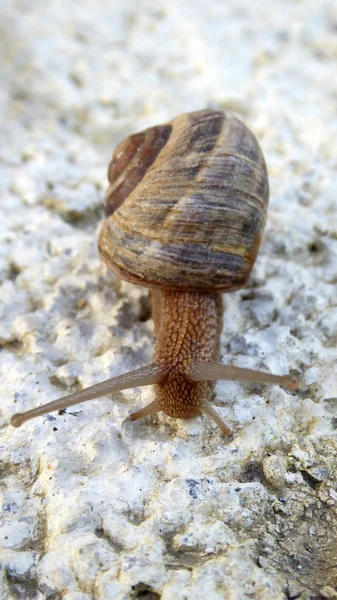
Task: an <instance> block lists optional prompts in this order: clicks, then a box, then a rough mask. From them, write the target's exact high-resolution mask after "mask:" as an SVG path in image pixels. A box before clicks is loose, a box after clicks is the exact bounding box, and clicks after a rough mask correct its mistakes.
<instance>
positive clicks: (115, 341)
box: [0, 0, 337, 600]
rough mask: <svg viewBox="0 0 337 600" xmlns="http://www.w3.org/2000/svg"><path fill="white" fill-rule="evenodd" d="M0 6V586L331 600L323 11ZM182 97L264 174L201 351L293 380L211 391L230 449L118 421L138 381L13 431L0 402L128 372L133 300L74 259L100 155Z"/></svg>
mask: <svg viewBox="0 0 337 600" xmlns="http://www.w3.org/2000/svg"><path fill="white" fill-rule="evenodd" d="M0 11H1V14H0V44H1V47H2V53H1V72H2V83H1V88H0V103H1V104H0V106H1V117H2V119H1V120H2V122H3V126H2V131H1V138H2V140H1V143H0V160H1V163H0V169H1V175H0V193H1V201H0V202H1V205H0V209H1V245H0V276H1V291H0V300H1V309H0V310H1V323H0V343H1V353H0V360H1V395H2V400H1V438H0V459H1V477H2V479H1V505H2V513H1V520H0V544H1V545H2V547H1V551H0V563H1V569H0V578H1V582H0V589H1V599H3V600H4V599H6V600H7V599H8V598H32V599H33V598H34V599H37V600H40V599H42V598H52V599H59V598H63V599H64V600H88V599H90V598H95V599H107V598H108V599H114V600H127V599H129V598H147V599H159V598H161V599H162V600H171V599H177V600H186V599H188V600H189V599H193V600H198V599H202V600H203V599H204V598H205V597H207V598H208V600H221V599H224V598H225V599H226V600H227V599H228V600H246V599H247V600H248V599H251V598H257V599H261V600H270V598H273V600H285V599H287V598H289V599H290V598H299V597H300V598H301V599H302V600H303V599H309V598H320V597H322V598H326V597H334V596H333V595H332V596H331V594H334V589H336V588H337V567H336V565H337V525H336V523H337V508H336V507H337V474H336V456H337V436H336V428H337V372H336V365H337V348H336V346H337V304H336V291H337V219H336V215H337V195H336V188H337V153H336V138H337V115H336V97H337V67H336V61H337V8H336V3H334V2H330V1H329V0H320V1H319V2H316V1H314V0H302V1H301V2H290V1H287V2H283V1H282V0H274V1H273V2H266V3H258V2H255V3H254V2H246V1H245V0H228V1H227V0H226V2H224V1H222V0H218V1H216V0H208V1H207V2H204V1H201V0H193V1H192V0H187V1H186V2H178V1H175V0H170V2H164V1H163V0H156V2H154V1H153V2H151V1H150V0H148V1H146V0H144V1H143V2H139V1H135V0H124V1H123V2H122V3H120V2H117V1H116V0H115V1H113V0H101V1H100V2H90V1H89V0H82V1H81V2H79V1H73V2H62V1H60V0H49V2H46V3H32V2H27V1H25V0H22V1H21V0H20V1H19V0H17V1H15V0H8V1H7V2H4V3H2V5H1V8H0ZM202 107H222V108H228V109H231V110H234V111H235V112H236V114H238V116H239V117H241V118H242V119H244V120H245V121H246V122H247V124H249V125H250V126H251V128H252V129H253V130H254V131H255V133H256V135H257V136H258V138H259V140H260V142H261V145H262V147H263V150H264V152H265V155H266V159H267V163H268V166H269V173H270V183H271V202H270V211H269V220H268V225H267V229H266V234H265V237H264V242H263V245H262V248H261V252H260V254H259V257H258V260H257V263H256V267H255V269H254V272H253V276H252V278H251V281H250V284H249V285H248V286H247V288H245V289H244V290H242V291H240V292H238V293H235V294H232V295H227V296H226V297H225V298H224V300H225V307H226V312H225V324H224V330H223V336H222V344H223V345H222V354H223V358H224V360H225V361H231V362H232V363H233V364H236V365H239V366H248V367H252V368H254V367H255V368H258V367H263V368H265V369H269V370H271V371H274V372H277V373H280V374H285V373H288V371H289V370H291V371H293V372H299V373H302V374H303V375H302V376H303V385H302V388H301V390H300V391H299V393H297V394H290V393H288V392H286V391H284V390H282V389H281V388H279V387H263V388H262V387H260V386H254V385H246V386H243V385H240V384H237V383H225V382H224V383H221V384H219V385H218V386H217V395H216V398H215V405H216V406H217V410H218V412H219V413H221V415H222V416H223V417H224V419H225V420H226V422H227V423H228V424H229V425H230V426H231V427H232V429H233V431H234V437H233V439H232V440H230V441H226V440H225V439H224V438H223V437H222V436H221V432H220V430H218V429H217V428H216V427H215V426H213V424H212V423H211V422H210V421H209V420H207V419H201V418H198V419H195V420H193V421H186V422H184V421H177V420H176V421H175V420H173V419H169V418H166V417H165V416H163V415H159V416H158V417H156V418H153V419H152V418H148V419H145V420H142V421H139V422H136V423H133V424H132V423H130V422H128V421H127V420H126V419H127V416H128V414H129V413H130V411H131V407H141V406H143V405H144V404H146V403H148V402H149V401H150V399H151V398H152V397H153V396H152V391H151V389H144V390H141V391H140V390H133V391H132V390H131V391H128V392H125V393H122V392H121V393H118V394H116V395H114V397H113V398H111V399H109V398H105V399H102V400H101V401H94V402H92V403H91V404H86V405H81V406H79V407H73V408H72V409H68V410H67V412H66V413H64V414H62V415H60V416H58V415H56V414H51V415H48V416H47V417H45V418H39V419H37V420H35V421H31V422H29V423H27V424H25V425H24V426H23V427H22V428H20V429H19V430H14V429H13V428H12V427H11V426H9V425H8V422H9V418H10V416H11V414H12V413H13V412H18V411H22V410H26V409H28V408H30V407H33V406H36V405H38V404H40V403H42V402H45V401H48V400H50V399H54V398H55V397H58V396H59V395H62V394H63V393H64V390H68V389H74V390H75V389H79V388H81V387H83V386H86V385H90V384H92V383H94V382H97V381H99V380H101V379H105V378H107V377H108V376H112V375H115V374H119V373H122V372H124V371H126V370H129V369H132V368H136V367H138V366H141V365H142V364H146V363H149V362H150V361H151V352H152V348H153V326H152V322H151V320H149V319H147V318H146V314H147V291H146V290H145V289H140V288H136V287H133V286H131V285H129V284H126V283H123V282H122V283H121V282H119V281H118V280H116V279H115V278H114V276H113V275H112V274H110V273H108V272H107V270H106V268H105V267H104V266H103V265H102V263H101V262H100V260H99V257H98V254H97V249H96V236H97V230H98V226H99V222H100V220H101V218H102V215H103V196H104V190H105V187H106V178H105V172H106V166H107V164H108V161H109V158H110V155H111V152H112V149H113V148H114V146H115V145H116V143H117V142H118V141H119V140H120V139H122V138H123V137H124V136H125V135H127V134H129V133H131V132H134V131H137V130H139V129H141V128H143V127H146V126H149V125H153V124H156V123H158V122H161V121H164V120H166V119H168V118H171V117H173V116H174V115H176V114H179V113H181V112H184V111H188V110H194V109H198V108H202ZM327 590H328V591H327ZM320 594H321V595H320ZM324 594H325V595H324ZM327 594H330V596H329V595H327Z"/></svg>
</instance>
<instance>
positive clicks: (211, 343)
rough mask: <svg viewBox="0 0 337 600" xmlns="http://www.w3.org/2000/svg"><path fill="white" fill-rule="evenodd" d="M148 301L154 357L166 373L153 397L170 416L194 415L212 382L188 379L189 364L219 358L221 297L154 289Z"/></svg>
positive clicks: (208, 393)
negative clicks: (154, 337)
mask: <svg viewBox="0 0 337 600" xmlns="http://www.w3.org/2000/svg"><path fill="white" fill-rule="evenodd" d="M152 303H153V318H154V322H155V329H156V334H157V339H156V345H155V349H154V361H155V363H156V364H157V365H158V366H160V367H162V368H163V370H164V371H165V372H166V373H167V376H166V378H165V381H164V382H163V383H161V384H158V385H156V397H157V400H158V402H159V403H160V406H161V410H163V411H164V412H165V413H166V414H168V415H170V416H172V417H189V416H194V415H195V414H197V413H198V412H199V410H200V406H201V405H202V404H204V403H205V401H207V399H208V398H209V396H210V394H211V392H212V389H213V387H214V384H210V383H209V382H205V381H204V382H198V383H196V382H193V381H191V379H190V377H189V367H190V365H191V364H192V363H194V362H198V361H201V362H211V361H216V362H217V361H218V359H219V350H220V332H221V329H222V298H221V296H220V294H218V293H204V292H194V291H190V292H186V291H161V290H160V291H159V290H154V291H153V292H152Z"/></svg>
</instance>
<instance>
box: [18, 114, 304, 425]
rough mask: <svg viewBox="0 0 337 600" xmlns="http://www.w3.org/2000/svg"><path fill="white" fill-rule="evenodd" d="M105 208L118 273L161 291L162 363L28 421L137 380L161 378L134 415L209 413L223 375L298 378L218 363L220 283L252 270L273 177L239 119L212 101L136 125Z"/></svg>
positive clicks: (112, 171) (107, 245)
mask: <svg viewBox="0 0 337 600" xmlns="http://www.w3.org/2000/svg"><path fill="white" fill-rule="evenodd" d="M108 179H109V187H108V190H107V194H106V201H105V206H106V218H105V220H104V222H103V224H102V226H101V229H100V233H99V239H98V249H99V252H100V255H101V256H102V258H103V260H104V261H105V263H106V264H107V266H108V267H109V268H110V269H111V270H112V271H113V272H114V273H115V274H116V275H117V276H119V277H121V278H122V279H125V280H126V281H130V282H132V283H136V284H139V285H142V286H145V287H149V288H151V290H152V307H153V311H152V312H153V318H154V325H155V332H156V344H155V349H154V362H153V363H152V364H151V365H147V366H145V367H141V368H140V369H137V370H136V371H132V372H129V373H126V374H124V375H120V376H118V377H114V378H112V379H110V380H107V381H105V382H102V383H99V384H96V385H94V386H91V387H90V388H86V389H84V390H82V391H80V392H75V393H74V394H70V395H68V396H66V397H65V398H62V399H60V400H56V401H53V402H50V403H48V404H46V405H43V406H41V407H38V408H36V409H32V410H30V411H28V412H26V413H21V414H16V415H14V416H13V417H12V419H11V423H12V424H13V425H14V426H19V425H21V424H22V423H23V422H24V421H26V420H28V419H30V418H33V417H35V416H39V415H42V414H45V413H46V412H50V411H51V410H60V409H63V408H65V407H67V406H72V405H73V404H77V403H79V402H85V401H87V400H90V399H93V398H97V397H99V396H103V395H106V394H107V393H111V392H115V391H119V390H122V389H127V388H131V387H136V386H143V385H151V384H154V385H155V393H156V397H155V400H154V401H153V402H152V403H151V404H149V405H148V406H146V407H144V408H143V409H141V410H139V411H137V412H136V413H133V414H132V415H130V419H131V420H136V419H138V418H141V417H143V416H145V415H148V414H153V413H156V412H159V411H163V412H164V413H166V414H167V415H169V416H171V417H178V418H190V417H194V416H196V415H198V414H200V413H204V414H206V415H208V416H209V417H211V418H212V419H213V420H214V421H215V422H216V423H217V424H218V425H219V426H220V428H221V429H222V431H223V433H224V434H226V435H227V434H228V433H229V432H230V430H229V429H228V427H227V425H226V424H225V423H224V422H223V421H222V419H221V418H220V417H219V415H218V414H217V413H216V412H215V411H214V409H213V408H212V406H211V404H210V399H211V395H212V392H213V389H214V386H215V383H216V381H217V380H219V379H223V380H228V379H236V380H239V381H257V382H261V383H270V384H279V385H282V386H284V387H287V388H288V389H296V388H297V387H298V381H297V380H296V379H295V378H292V377H291V376H278V375H272V374H268V373H264V372H260V371H253V370H249V369H241V368H238V367H234V366H228V365H222V364H219V362H218V361H219V352H220V333H221V328H222V299H221V294H220V292H230V291H234V290H237V289H240V288H241V287H242V286H243V285H245V283H246V282H247V279H248V277H249V275H250V272H251V269H252V267H253V265H254V262H255V258H256V255H257V252H258V248H259V245H260V241H261V236H262V232H263V228H264V225H265V221H266V211H267V204H268V195H269V188H268V176H267V169H266V165H265V161H264V158H263V155H262V152H261V150H260V147H259V145H258V142H257V140H256V138H255V137H254V135H253V134H252V133H251V132H250V131H249V129H248V128H247V127H246V126H245V125H244V124H243V123H242V122H241V121H239V120H238V119H237V118H235V117H234V116H232V115H230V114H227V113H225V112H223V111H213V110H202V111H197V112H193V113H187V114H185V115H181V116H178V117H176V118H174V119H173V120H172V121H170V122H168V123H166V124H163V125H158V126H155V127H150V128H149V129H146V130H145V131H143V132H140V133H137V134H134V135H131V136H129V137H128V138H127V139H126V140H123V141H122V142H120V144H119V145H118V146H117V148H116V150H115V152H114V154H113V157H112V161H111V163H110V165H109V169H108Z"/></svg>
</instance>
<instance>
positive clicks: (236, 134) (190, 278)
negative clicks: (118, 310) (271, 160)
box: [98, 110, 269, 291]
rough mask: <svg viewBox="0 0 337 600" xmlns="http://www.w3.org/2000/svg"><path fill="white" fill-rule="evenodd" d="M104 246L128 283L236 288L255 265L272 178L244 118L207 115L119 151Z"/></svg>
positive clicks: (162, 128)
mask: <svg viewBox="0 0 337 600" xmlns="http://www.w3.org/2000/svg"><path fill="white" fill-rule="evenodd" d="M108 177H109V182H110V186H109V189H108V191H107V195H106V215H107V218H106V219H105V221H104V223H103V225H102V227H101V230H100V234H99V242H98V247H99V251H100V254H101V255H102V257H103V259H104V261H105V262H106V264H107V265H108V267H109V268H110V269H111V270H112V271H113V272H115V273H116V274H117V275H118V276H119V277H121V278H122V279H126V280H128V281H131V282H133V283H137V284H140V285H144V286H148V287H163V286H164V287H166V288H168V289H175V290H193V289H194V290H204V291H210V290H211V291H212V290H213V291H232V290H235V289H239V288H240V287H242V286H243V285H244V284H245V283H246V281H247V279H248V277H249V274H250V271H251V269H252V267H253V264H254V262H255V258H256V255H257V252H258V248H259V245H260V241H261V234H262V231H263V228H264V224H265V220H266V209H267V204H268V193H269V190H268V176H267V169H266V164H265V161H264V158H263V155H262V152H261V150H260V147H259V145H258V142H257V140H256V138H255V136H254V135H253V134H252V133H251V132H250V131H249V129H248V128H247V127H246V126H245V125H244V124H243V123H242V122H241V121H240V120H239V119H237V118H236V117H234V116H233V115H231V114H228V113H225V112H223V111H215V110H201V111H197V112H192V113H187V114H184V115H181V116H178V117H176V118H174V119H173V120H172V121H169V122H168V123H166V124H164V125H158V126H156V127H150V128H149V129H146V130H145V131H143V132H140V133H137V134H135V135H131V136H130V137H128V138H126V139H125V140H124V141H122V142H121V143H120V144H119V145H118V146H117V148H116V150H115V152H114V154H113V157H112V161H111V163H110V166H109V170H108Z"/></svg>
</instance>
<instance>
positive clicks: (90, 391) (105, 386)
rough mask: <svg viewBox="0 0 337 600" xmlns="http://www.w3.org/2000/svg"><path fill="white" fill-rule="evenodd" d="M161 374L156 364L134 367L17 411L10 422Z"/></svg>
mask: <svg viewBox="0 0 337 600" xmlns="http://www.w3.org/2000/svg"><path fill="white" fill-rule="evenodd" d="M163 375H164V374H163V370H162V369H161V367H159V366H158V365H156V364H151V365H147V366H145V367H141V368H140V369H136V370H135V371H129V373H123V375H117V377H112V378H111V379H107V380H106V381H102V382H101V383H96V384H95V385H92V386H90V387H88V388H85V389H84V390H81V391H79V392H75V393H74V394H69V395H68V396H64V397H63V398H60V399H59V400H54V401H52V402H48V403H47V404H43V405H42V406H38V407H37V408H33V409H32V410H28V411H27V412H24V413H17V414H16V415H13V416H12V418H11V424H12V425H13V427H20V425H22V423H24V422H25V421H28V420H29V419H34V418H35V417H40V416H41V415H44V414H46V413H49V412H52V411H54V410H62V409H64V408H67V407H68V406H73V405H74V404H80V403H81V402H87V401H88V400H94V399H95V398H100V397H101V396H106V395H107V394H111V393H112V392H119V391H121V390H127V389H129V388H133V387H142V386H145V385H152V384H153V383H160V381H161V380H162V379H163Z"/></svg>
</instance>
